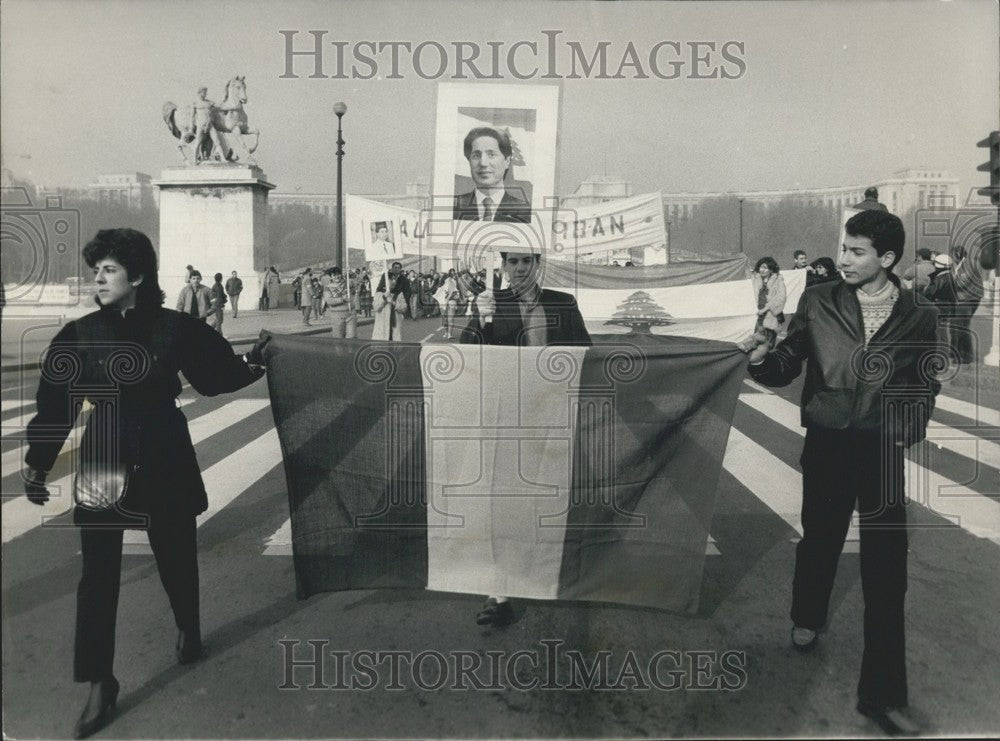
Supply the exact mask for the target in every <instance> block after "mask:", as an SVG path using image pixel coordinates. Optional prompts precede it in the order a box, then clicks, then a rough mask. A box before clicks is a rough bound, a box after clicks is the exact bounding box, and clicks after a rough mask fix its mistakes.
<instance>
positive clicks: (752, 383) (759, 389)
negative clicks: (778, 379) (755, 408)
mask: <svg viewBox="0 0 1000 741" xmlns="http://www.w3.org/2000/svg"><path fill="white" fill-rule="evenodd" d="M743 383H745V384H746V385H747V386H749V387H750V388H752V389H753V390H754V391H757V392H759V393H761V394H773V393H774V392H773V391H772V390H771V389H769V388H768V387H767V386H762V385H761V384H759V383H757V382H756V381H751V380H750V379H749V378H744V379H743Z"/></svg>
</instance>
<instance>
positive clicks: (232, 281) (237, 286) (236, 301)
mask: <svg viewBox="0 0 1000 741" xmlns="http://www.w3.org/2000/svg"><path fill="white" fill-rule="evenodd" d="M241 293H243V281H242V280H240V277H239V276H238V275H237V274H236V271H235V270H234V271H233V273H232V275H230V276H229V280H227V281H226V295H228V296H229V305H230V306H232V307H233V319H235V318H236V317H237V316H238V315H239V311H240V294H241Z"/></svg>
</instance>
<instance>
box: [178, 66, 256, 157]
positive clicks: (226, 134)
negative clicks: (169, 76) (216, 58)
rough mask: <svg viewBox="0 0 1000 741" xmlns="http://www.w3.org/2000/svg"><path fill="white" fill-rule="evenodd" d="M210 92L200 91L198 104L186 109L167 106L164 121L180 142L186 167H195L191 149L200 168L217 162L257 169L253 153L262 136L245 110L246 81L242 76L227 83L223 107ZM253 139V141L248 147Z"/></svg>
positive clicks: (195, 102) (180, 150) (205, 89)
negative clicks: (191, 158) (252, 125)
mask: <svg viewBox="0 0 1000 741" xmlns="http://www.w3.org/2000/svg"><path fill="white" fill-rule="evenodd" d="M207 92H208V90H207V88H200V89H199V90H198V98H197V99H196V100H195V101H194V103H192V104H191V105H188V106H184V107H183V108H178V106H176V105H175V104H174V103H171V102H167V103H164V104H163V121H164V123H166V124H167V128H168V129H169V130H170V133H171V134H173V135H174V137H175V138H177V139H179V140H180V141H179V143H178V144H177V150H178V151H179V152H180V153H181V159H183V160H184V164H185V165H190V164H191V160H189V159H188V156H187V154H186V152H185V149H190V150H191V154H192V157H193V159H194V164H196V165H197V164H201V163H203V162H213V161H214V162H245V163H247V164H251V165H256V164H257V162H256V161H255V160H254V158H253V153H254V151H256V149H257V145H258V143H259V142H260V132H259V131H257V130H256V129H251V128H250V125H249V123H248V120H247V114H246V111H245V110H244V108H243V106H244V104H245V103H246V102H247V88H246V81H245V79H244V77H243V76H242V75H238V76H236V77H233V78H232V79H230V80H229V82H227V83H226V97H225V99H224V100H223V101H222V103H221V104H218V105H216V103H214V102H213V101H211V100H209V99H208V98H207V97H206V96H207ZM249 136H252V137H253V139H252V142H251V143H250V144H249V145H248V144H247V142H246V137H249Z"/></svg>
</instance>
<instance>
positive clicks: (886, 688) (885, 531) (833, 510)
mask: <svg viewBox="0 0 1000 741" xmlns="http://www.w3.org/2000/svg"><path fill="white" fill-rule="evenodd" d="M903 454H904V449H903V448H901V447H898V446H895V445H893V444H892V443H890V442H887V441H883V439H882V436H881V434H880V433H878V432H871V431H859V430H824V429H818V428H810V429H809V430H808V432H807V433H806V441H805V447H804V448H803V451H802V459H801V463H802V529H803V537H802V540H801V541H800V542H799V544H798V547H797V548H796V552H795V578H794V581H793V584H792V614H791V617H792V621H793V622H794V623H795V625H797V626H800V627H803V628H811V629H813V630H818V629H819V628H821V627H822V626H823V625H824V624H825V623H826V620H827V611H828V609H829V605H830V592H831V590H832V588H833V579H834V575H835V574H836V572H837V561H838V559H839V558H840V552H841V550H842V549H843V547H844V538H845V537H846V535H847V530H848V527H849V525H850V522H851V514H852V513H853V511H854V508H855V504H857V509H858V517H859V526H860V530H861V584H862V591H863V593H864V599H865V616H864V639H865V649H864V657H863V659H862V662H861V679H860V681H859V682H858V699H859V700H860V701H861V702H864V703H866V704H868V705H870V706H873V707H877V708H884V707H903V706H905V705H906V704H907V690H906V662H905V638H904V625H903V603H904V600H905V596H906V548H907V538H906V510H905V508H904V501H903V496H904V486H903V464H904V457H903Z"/></svg>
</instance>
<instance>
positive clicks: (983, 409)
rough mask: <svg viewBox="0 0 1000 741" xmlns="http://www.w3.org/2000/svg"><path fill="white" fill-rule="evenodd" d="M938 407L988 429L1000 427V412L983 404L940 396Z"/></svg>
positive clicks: (944, 395) (938, 397)
mask: <svg viewBox="0 0 1000 741" xmlns="http://www.w3.org/2000/svg"><path fill="white" fill-rule="evenodd" d="M936 403H937V406H938V408H940V409H943V410H944V411H946V412H951V413H952V414H958V415H959V416H962V417H966V418H967V419H971V420H972V421H974V422H977V423H978V424H980V425H983V426H986V427H1000V410H996V409H991V408H990V407H987V406H983V405H982V404H973V403H972V402H969V401H962V400H961V399H956V398H954V397H951V396H947V395H946V394H938V396H937V401H936Z"/></svg>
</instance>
